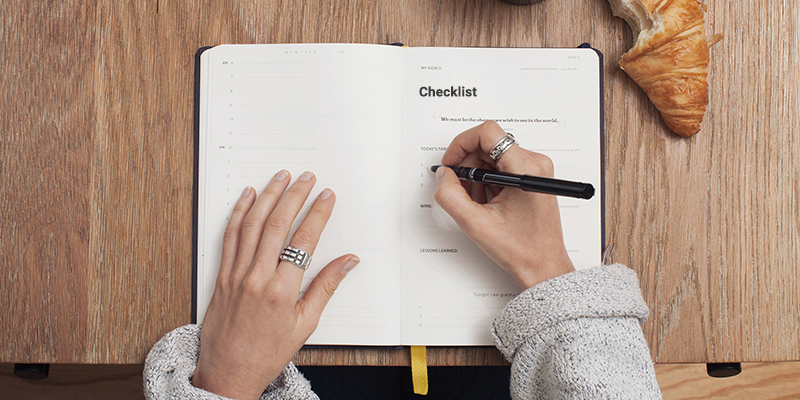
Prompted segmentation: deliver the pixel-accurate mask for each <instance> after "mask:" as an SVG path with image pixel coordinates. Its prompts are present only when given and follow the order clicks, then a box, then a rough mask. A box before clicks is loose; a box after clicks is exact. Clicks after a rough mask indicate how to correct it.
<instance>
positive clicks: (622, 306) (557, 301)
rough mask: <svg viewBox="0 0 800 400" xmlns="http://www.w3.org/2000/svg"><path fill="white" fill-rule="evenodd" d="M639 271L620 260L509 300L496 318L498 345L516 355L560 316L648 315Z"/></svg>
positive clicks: (505, 352)
mask: <svg viewBox="0 0 800 400" xmlns="http://www.w3.org/2000/svg"><path fill="white" fill-rule="evenodd" d="M647 315H648V310H647V304H645V302H644V299H643V298H642V291H641V289H640V288H639V280H638V278H637V276H636V273H635V272H634V271H633V270H631V269H630V268H628V267H626V266H624V265H622V264H614V265H610V266H603V267H596V268H592V269H587V270H581V271H575V272H570V273H568V274H565V275H561V276H558V277H556V278H553V279H550V280H548V281H545V282H542V283H540V284H538V285H536V286H534V287H532V288H530V289H527V290H525V291H524V292H522V293H520V294H519V295H518V296H517V297H516V298H514V299H513V300H511V301H510V302H509V303H508V304H507V305H506V307H505V308H504V309H503V311H502V312H500V315H498V316H497V318H495V320H494V323H492V336H493V338H494V342H495V345H496V346H497V348H498V349H500V351H501V352H502V353H503V355H505V356H506V358H507V359H509V360H512V359H513V358H514V354H515V353H516V351H517V349H518V348H519V346H520V345H522V343H523V342H525V341H526V340H529V339H530V338H532V337H534V336H536V335H539V334H540V333H542V332H543V331H545V330H547V329H550V328H551V327H553V326H554V325H556V324H558V323H559V322H561V321H565V320H570V319H577V318H617V317H636V318H638V319H639V320H640V321H644V320H645V319H646V318H647Z"/></svg>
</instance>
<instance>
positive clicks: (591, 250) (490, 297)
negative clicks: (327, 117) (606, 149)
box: [402, 48, 602, 345]
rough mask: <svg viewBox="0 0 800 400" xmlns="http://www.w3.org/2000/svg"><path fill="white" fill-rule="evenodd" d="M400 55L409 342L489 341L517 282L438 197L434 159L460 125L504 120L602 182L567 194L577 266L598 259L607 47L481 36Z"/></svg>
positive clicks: (567, 223) (529, 144) (565, 219)
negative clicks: (583, 195) (511, 42)
mask: <svg viewBox="0 0 800 400" xmlns="http://www.w3.org/2000/svg"><path fill="white" fill-rule="evenodd" d="M403 58H404V68H403V160H402V162H403V274H402V275H403V285H404V287H403V344H407V345H492V344H493V342H492V339H491V337H490V333H489V328H490V325H491V322H492V320H493V319H494V317H495V316H496V315H497V314H498V313H499V311H500V310H501V309H502V308H503V307H504V306H505V304H506V303H507V302H508V301H509V300H511V299H512V298H513V297H514V296H516V295H517V294H518V293H519V292H520V289H519V287H518V286H517V284H516V283H515V282H514V280H513V279H512V278H511V276H510V275H508V274H507V273H506V272H504V271H503V270H501V269H500V268H499V267H497V266H496V265H495V264H494V263H493V262H492V261H491V260H490V259H488V258H487V257H486V256H485V255H484V254H483V252H481V251H480V249H478V247H477V246H476V245H475V244H474V243H473V242H472V241H471V240H470V239H469V238H467V237H466V235H464V234H463V233H461V232H460V230H459V229H458V228H457V226H456V225H455V223H454V222H453V221H452V220H450V219H449V218H448V217H447V215H446V214H445V213H444V212H443V211H442V210H441V209H439V208H438V205H437V204H436V202H435V200H434V193H435V190H436V178H435V175H434V174H433V173H431V172H430V170H429V167H430V166H431V165H433V164H439V162H440V160H441V157H442V154H443V153H444V150H445V149H446V147H447V145H448V144H449V143H450V141H451V140H452V139H453V138H454V137H455V136H456V135H457V134H458V133H460V132H462V131H464V130H466V129H468V128H470V127H473V126H475V125H478V124H480V123H481V122H482V121H485V120H488V119H493V120H496V121H497V122H498V123H499V124H500V125H501V126H502V127H503V128H504V129H505V130H506V131H508V132H511V133H513V134H514V135H515V136H516V137H517V139H518V141H519V142H520V145H521V146H522V147H525V148H528V149H530V150H533V151H537V152H541V153H544V154H547V155H548V156H550V157H551V158H552V159H553V162H554V164H555V174H556V177H557V178H560V179H567V180H576V181H581V182H588V183H592V184H593V185H594V187H595V189H596V190H597V194H596V195H595V197H594V198H592V199H591V200H589V201H586V200H578V199H571V198H564V197H559V199H558V203H559V207H560V212H561V219H562V225H563V227H564V236H565V242H566V247H567V250H568V252H569V255H570V257H571V259H572V261H573V263H574V264H575V266H576V268H579V269H580V268H589V267H593V266H597V265H599V264H600V254H601V243H602V232H601V195H600V190H602V185H601V178H600V177H601V168H602V166H601V160H600V151H601V150H600V140H601V137H600V124H601V121H600V92H599V68H600V65H599V59H598V56H597V54H596V53H595V52H594V51H593V50H590V49H474V48H473V49H457V48H406V49H404V54H403ZM506 190H514V189H506Z"/></svg>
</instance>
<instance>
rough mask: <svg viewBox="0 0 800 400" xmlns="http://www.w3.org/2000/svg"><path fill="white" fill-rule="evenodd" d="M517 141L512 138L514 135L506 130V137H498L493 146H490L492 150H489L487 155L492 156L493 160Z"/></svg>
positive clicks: (498, 157) (497, 158)
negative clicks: (498, 139)
mask: <svg viewBox="0 0 800 400" xmlns="http://www.w3.org/2000/svg"><path fill="white" fill-rule="evenodd" d="M516 143H517V139H515V138H514V135H512V134H510V133H508V132H506V137H504V138H502V139H500V141H499V142H497V144H496V145H494V147H492V151H490V152H489V157H491V158H492V160H494V161H495V162H496V161H497V160H499V159H500V157H502V156H503V153H505V152H506V150H508V149H510V148H511V146H513V145H514V144H516Z"/></svg>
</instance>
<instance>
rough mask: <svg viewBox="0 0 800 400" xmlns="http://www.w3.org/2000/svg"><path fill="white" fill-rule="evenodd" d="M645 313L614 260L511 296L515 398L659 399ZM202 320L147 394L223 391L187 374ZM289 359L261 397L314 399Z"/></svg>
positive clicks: (165, 357)
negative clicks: (204, 387)
mask: <svg viewBox="0 0 800 400" xmlns="http://www.w3.org/2000/svg"><path fill="white" fill-rule="evenodd" d="M646 317H647V306H646V305H645V303H644V300H643V299H642V293H641V290H640V289H639V282H638V280H637V278H636V274H635V273H634V272H633V271H632V270H630V269H628V268H627V267H625V266H623V265H619V264H615V265H611V266H606V267H598V268H593V269H590V270H584V271H577V272H572V273H569V274H566V275H562V276H560V277H557V278H554V279H551V280H549V281H546V282H543V283H541V284H539V285H536V286H534V287H532V288H530V289H528V290H526V291H524V292H522V293H521V294H520V295H519V296H517V297H516V298H515V299H513V300H512V301H511V302H510V303H508V305H507V306H506V308H505V309H504V310H503V311H502V312H501V313H500V315H498V316H497V318H496V319H495V321H494V323H493V324H492V335H493V336H494V340H495V344H496V345H497V347H498V348H499V349H500V351H501V352H503V354H504V355H505V356H506V357H507V358H508V359H509V360H510V361H511V397H513V398H514V399H658V398H661V392H660V390H659V388H658V383H657V382H656V376H655V372H654V370H653V363H652V362H651V361H650V353H649V350H648V348H647V343H646V342H645V340H644V336H643V335H642V329H641V327H640V326H639V323H640V321H642V320H644V319H645V318H646ZM199 338H200V326H198V325H186V326H183V327H180V328H177V329H175V330H173V331H172V332H169V333H168V334H167V335H166V336H164V337H163V338H162V339H161V340H159V341H158V343H156V344H155V345H154V346H153V349H152V350H150V354H148V356H147V360H146V362H145V368H144V389H145V395H146V396H147V398H148V399H220V398H221V397H220V396H217V395H214V394H213V393H209V392H206V391H204V390H201V389H198V388H195V387H194V386H192V384H191V382H190V380H189V379H190V377H191V376H192V374H193V373H194V370H195V367H196V365H197V357H198V354H199V351H200V347H199ZM317 398H318V397H317V395H316V394H314V392H313V391H312V390H311V385H310V384H309V382H308V380H306V379H305V378H304V377H303V375H302V374H300V372H298V371H297V369H296V368H295V366H294V365H293V364H291V363H289V365H288V366H287V367H286V368H285V369H284V370H283V372H282V373H281V375H280V376H279V377H278V378H277V379H276V380H275V381H274V382H272V384H270V386H269V387H267V388H266V390H265V391H264V394H263V395H262V396H261V399H262V400H266V399H317Z"/></svg>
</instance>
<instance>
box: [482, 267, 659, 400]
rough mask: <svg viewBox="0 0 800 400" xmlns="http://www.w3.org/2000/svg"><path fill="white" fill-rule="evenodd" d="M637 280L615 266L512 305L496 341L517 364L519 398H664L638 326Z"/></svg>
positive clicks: (541, 288)
mask: <svg viewBox="0 0 800 400" xmlns="http://www.w3.org/2000/svg"><path fill="white" fill-rule="evenodd" d="M647 314H648V310H647V305H646V304H645V302H644V299H642V293H641V289H639V282H638V280H637V277H636V273H635V272H633V271H632V270H631V269H629V268H627V267H625V266H623V265H620V264H615V265H611V266H606V267H597V268H593V269H589V270H583V271H576V272H572V273H569V274H566V275H562V276H559V277H557V278H554V279H551V280H549V281H546V282H542V283H540V284H539V285H536V286H534V287H532V288H530V289H528V290H526V291H524V292H522V293H521V294H520V295H519V296H517V297H516V298H515V299H513V300H512V301H511V302H509V304H508V305H507V306H506V307H505V309H504V310H503V311H502V312H501V313H500V315H498V316H497V318H496V319H495V321H494V323H493V325H492V335H493V336H494V340H495V344H496V345H497V347H498V348H499V349H500V351H501V352H502V353H503V354H504V355H505V356H506V358H508V359H509V360H510V361H511V396H512V397H513V398H514V399H539V398H541V399H577V398H581V399H585V398H604V399H606V398H613V399H617V398H623V399H627V398H636V399H659V398H661V392H660V390H659V388H658V382H657V381H656V376H655V371H654V369H653V363H652V361H651V360H650V352H649V350H648V347H647V343H646V342H645V340H644V335H643V333H642V329H641V327H640V325H639V324H640V321H644V319H646V318H647Z"/></svg>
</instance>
